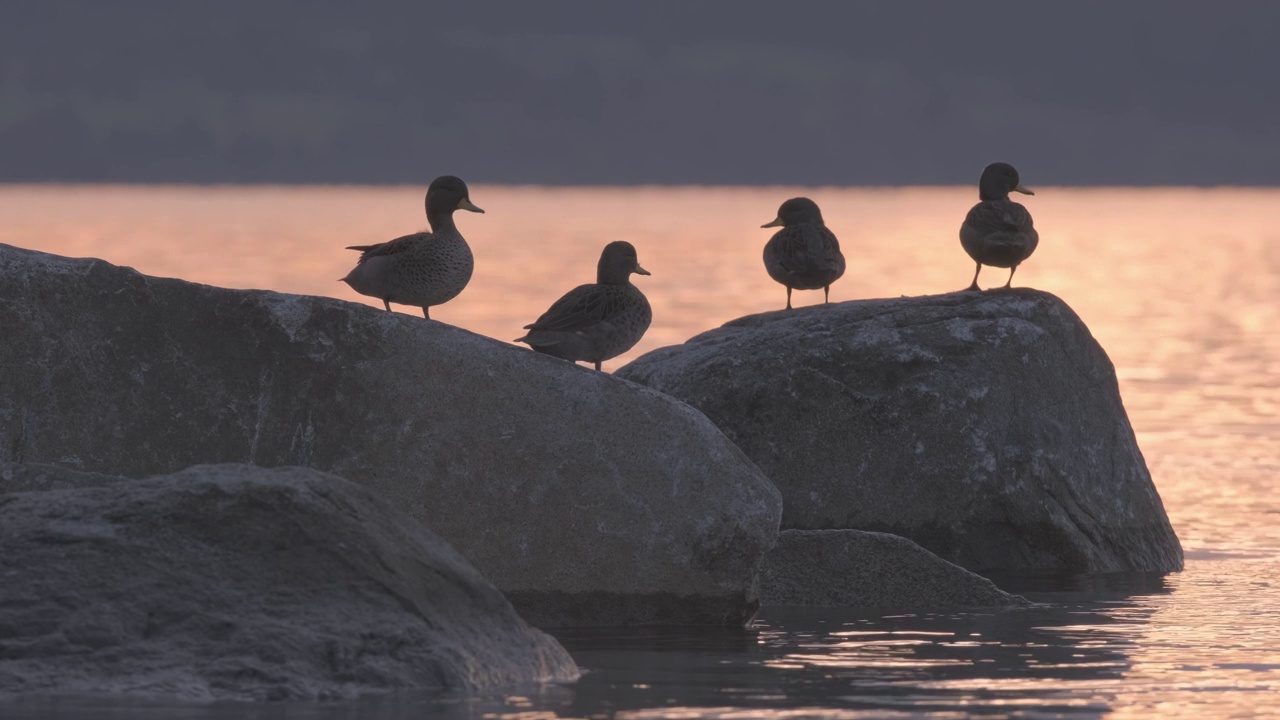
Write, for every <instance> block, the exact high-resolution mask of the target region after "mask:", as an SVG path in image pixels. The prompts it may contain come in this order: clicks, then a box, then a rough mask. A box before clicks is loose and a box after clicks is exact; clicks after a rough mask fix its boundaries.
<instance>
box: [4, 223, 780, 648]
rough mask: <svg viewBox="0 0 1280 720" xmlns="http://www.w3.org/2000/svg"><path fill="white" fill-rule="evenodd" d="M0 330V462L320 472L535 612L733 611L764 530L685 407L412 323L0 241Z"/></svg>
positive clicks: (769, 514)
mask: <svg viewBox="0 0 1280 720" xmlns="http://www.w3.org/2000/svg"><path fill="white" fill-rule="evenodd" d="M0 337H2V338H3V339H4V345H5V347H4V351H3V352H0V455H3V456H5V457H7V458H8V459H9V460H25V461H28V462H41V463H51V464H56V465H60V466H64V467H69V468H74V469H78V470H84V471H91V472H104V473H111V474H120V475H126V476H131V477H138V476H143V475H151V474H161V473H170V472H174V471H177V470H179V469H182V468H185V467H188V466H190V465H195V464H205V463H226V462H241V463H252V464H256V465H261V466H268V467H272V466H280V465H300V466H307V467H311V468H315V469H319V470H323V471H326V472H332V473H334V474H337V475H341V476H342V477H345V478H348V479H350V480H352V481H355V482H358V483H360V484H363V485H366V486H368V487H370V488H373V489H375V490H377V491H378V492H380V493H381V494H383V495H384V496H385V497H387V498H390V499H391V500H392V501H393V503H394V504H395V505H396V506H398V507H400V508H402V509H404V510H406V511H407V512H409V513H410V514H412V515H413V516H415V517H417V518H418V519H420V520H422V521H423V522H425V523H426V525H427V526H428V527H430V528H431V529H432V530H433V531H435V532H437V533H439V534H440V535H441V536H442V537H443V538H445V539H446V540H448V541H449V542H450V543H451V544H452V545H453V546H454V547H455V548H456V549H457V550H458V551H459V552H460V553H462V555H463V556H464V557H466V558H467V559H468V560H470V561H471V562H472V563H473V564H474V565H475V566H476V568H477V569H478V570H480V572H481V573H483V574H484V576H485V577H487V578H488V579H489V580H491V581H492V582H493V583H494V584H495V585H497V586H498V587H499V588H500V589H501V590H503V592H505V593H507V596H508V597H509V598H510V599H511V600H512V602H513V603H514V604H515V605H516V607H517V608H518V609H519V610H520V612H521V614H522V615H524V617H525V619H526V620H528V621H529V622H531V623H534V624H535V625H539V626H544V627H545V626H557V625H601V624H603V625H618V624H640V623H662V624H670V623H718V624H736V623H741V622H743V621H744V620H745V619H746V618H748V617H749V616H750V615H751V613H752V611H753V608H754V606H755V599H754V598H753V597H751V596H750V589H749V588H750V586H751V582H752V578H753V577H754V574H755V571H756V568H757V566H758V564H759V560H760V557H761V555H762V554H763V553H764V552H765V551H766V550H768V549H769V548H770V547H772V545H773V542H774V540H775V538H776V536H777V528H778V520H779V517H780V513H781V509H780V504H781V501H780V498H779V496H778V492H777V489H776V488H774V487H773V485H772V484H771V483H770V482H769V481H768V480H767V479H766V478H765V477H764V476H763V475H762V474H761V473H760V471H759V469H758V468H756V467H755V465H754V464H753V463H752V462H751V461H750V460H748V459H747V457H746V456H745V455H743V454H742V452H741V451H740V450H739V449H738V448H737V447H736V446H735V445H733V443H731V442H729V441H728V440H727V439H726V438H725V437H724V435H723V434H722V433H721V432H720V431H719V430H718V429H717V428H716V427H715V426H714V425H712V424H711V423H710V422H709V421H708V420H707V419H706V418H705V417H703V416H702V414H701V413H699V412H697V411H696V410H694V409H693V408H691V407H689V406H688V405H685V404H683V403H680V402H677V401H675V400H673V399H671V398H670V397H668V396H666V395H663V394H661V393H658V392H655V391H653V390H650V389H648V388H644V387H640V386H637V385H634V384H632V383H628V382H623V381H621V380H618V379H617V378H614V377H612V376H609V375H606V374H602V373H598V372H595V371H593V370H589V369H587V368H582V367H576V366H574V365H572V364H570V363H566V362H564V361H562V360H557V359H555V358H551V357H547V356H544V355H538V354H535V353H532V352H529V351H528V350H525V349H522V348H516V347H514V346H511V345H508V344H505V343H500V342H497V341H494V340H491V339H489V338H485V337H481V336H478V335H475V334H473V333H470V332H467V331H464V330H461V329H459V328H455V327H451V326H448V325H445V324H443V323H439V322H434V321H428V320H424V319H422V318H420V317H415V316H411V315H407V314H402V313H387V312H383V311H380V310H375V309H374V308H370V307H367V306H364V305H359V304H355V303H350V302H344V301H340V300H332V299H326V298H317V297H303V296H296V295H282V294H279V293H274V292H266V291H248V290H226V289H221V288H215V287H209V286H205V285H197V284H193V283H188V282H183V281H180V280H171V279H161V278H153V277H147V276H144V275H141V274H139V273H137V272H135V271H133V270H130V269H128V268H120V267H116V266H113V265H110V264H108V263H106V262H103V261H101V260H79V259H68V258H63V257H58V256H53V255H47V254H44V253H38V252H32V251H28V250H20V249H18V248H14V247H10V246H6V245H0ZM0 459H3V458H0Z"/></svg>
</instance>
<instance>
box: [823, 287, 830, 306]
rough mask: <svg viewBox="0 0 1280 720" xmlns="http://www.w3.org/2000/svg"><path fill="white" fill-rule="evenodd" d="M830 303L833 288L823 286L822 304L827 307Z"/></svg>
mask: <svg viewBox="0 0 1280 720" xmlns="http://www.w3.org/2000/svg"><path fill="white" fill-rule="evenodd" d="M829 302H831V286H830V285H823V286H822V304H823V305H826V304H827V303H829Z"/></svg>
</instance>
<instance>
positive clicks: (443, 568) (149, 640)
mask: <svg viewBox="0 0 1280 720" xmlns="http://www.w3.org/2000/svg"><path fill="white" fill-rule="evenodd" d="M42 483H47V484H48V485H49V486H52V487H58V488H62V489H48V490H29V491H25V492H19V491H17V490H18V489H20V488H26V487H32V486H33V485H35V486H37V487H38V486H39V485H40V484H42ZM0 578H3V582H0V694H3V693H42V692H57V693H58V694H67V693H79V692H104V693H113V694H116V693H135V694H142V695H151V696H166V697H176V698H184V699H197V700H212V699H225V698H233V699H254V700H274V699H284V698H337V697H350V696H354V695H358V694H361V693H366V692H370V691H376V690H389V689H397V688H431V689H441V690H446V689H447V690H454V691H464V692H474V691H480V690H487V689H492V688H497V687H501V686H504V685H512V684H519V683H536V682H550V681H555V682H565V681H572V680H575V679H577V677H578V669H577V666H576V665H574V663H573V660H572V659H571V658H570V657H569V654H568V653H567V652H566V651H565V650H564V648H562V647H560V645H559V643H557V642H556V641H555V640H554V639H552V638H551V637H550V636H548V635H546V634H544V633H542V632H541V631H539V630H536V629H534V628H531V627H529V626H528V625H526V624H525V622H524V621H523V620H521V619H520V617H519V616H518V615H517V614H516V612H515V610H514V609H513V608H512V607H511V605H510V603H508V602H507V600H506V599H505V598H503V596H502V594H501V593H500V592H499V591H498V590H497V589H496V588H494V587H493V586H492V585H491V584H489V582H488V581H486V580H485V579H484V578H483V577H481V576H480V574H479V573H478V572H476V571H475V569H473V568H472V567H471V566H470V565H469V564H467V562H466V561H465V560H464V559H463V558H462V557H461V556H460V555H458V554H457V553H456V552H454V550H453V549H452V548H450V547H449V545H448V544H447V543H445V542H444V541H443V540H441V539H440V538H438V537H436V536H435V535H434V534H432V533H431V532H430V531H428V530H427V529H426V528H424V527H423V526H422V525H421V524H420V523H418V522H417V521H416V520H414V519H412V518H411V517H409V516H408V515H406V514H405V513H403V512H401V511H399V510H397V509H396V508H395V507H392V505H391V504H390V503H388V502H387V501H386V500H384V499H382V498H380V497H378V496H377V495H376V494H375V493H373V492H372V491H370V490H368V489H366V488H363V487H360V486H358V485H356V484H354V483H350V482H347V481H346V480H343V479H342V478H338V477H335V476H332V475H326V474H323V473H319V472H315V471H312V470H306V469H303V468H283V469H278V470H265V469H262V468H256V467H252V466H247V465H216V466H202V467H194V468H190V469H187V470H184V471H182V472H179V473H176V474H173V475H166V476H158V477H152V478H147V479H143V480H125V479H122V478H110V477H106V476H103V475H89V474H79V473H71V472H67V471H63V470H59V469H57V468H50V467H38V468H37V467H32V466H29V465H6V466H0Z"/></svg>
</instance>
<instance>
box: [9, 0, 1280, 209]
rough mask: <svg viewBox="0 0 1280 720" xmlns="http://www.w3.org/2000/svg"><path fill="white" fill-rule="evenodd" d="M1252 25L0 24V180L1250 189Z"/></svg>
mask: <svg viewBox="0 0 1280 720" xmlns="http://www.w3.org/2000/svg"><path fill="white" fill-rule="evenodd" d="M339 5H340V6H341V7H342V8H345V9H337V7H336V6H339ZM356 8H359V9H358V10H357V9H356ZM1277 28H1280V4H1277V3H1264V2H1252V1H1246V0H1242V1H1241V2H1232V3H1204V2H1192V1H1188V0H1145V1H1139V0H1134V1H1132V2H1122V3H1117V2H1097V1H1093V0H1090V1H1087V2H1078V1H1074V0H1073V2H1070V3H1053V4H1049V3H1038V2H1027V1H1026V0H1021V1H1020V2H1004V1H1001V2H983V1H977V2H952V1H947V0H938V1H936V2H924V1H911V0H901V1H894V2H858V3H853V2H837V1H831V2H805V1H804V0H795V1H792V2H786V3H782V2H762V1H760V0H715V1H711V0H706V1H700V2H674V1H650V2H644V3H639V2H631V3H604V2H585V1H584V2H554V1H553V2H543V1H539V2H516V1H511V2H477V1H472V2H453V3H445V2H440V1H437V0H432V1H428V2H368V3H361V4H355V3H322V2H314V1H307V2H299V1H297V0H255V1H253V2H250V1H249V0H219V2H187V1H185V0H78V1H73V0H5V1H4V2H3V3H0V181H46V180H56V181H126V182H197V183H204V182H284V183H295V182H318V183H401V182H409V183H418V184H421V183H424V182H426V181H427V180H429V179H430V178H431V177H433V176H434V175H437V174H440V173H444V172H451V173H456V174H459V175H462V176H464V177H466V178H467V179H468V180H474V181H477V182H505V183H555V184H594V183H610V184H633V183H664V184H670V183H682V184H683V183H733V184H804V185H821V184H839V185H881V184H940V183H957V182H961V183H969V182H974V181H975V180H976V178H977V175H978V173H979V171H980V170H981V168H982V166H983V165H984V164H985V163H986V162H988V161H990V160H994V159H1002V160H1007V161H1010V162H1013V163H1015V164H1016V165H1018V166H1019V167H1020V168H1021V169H1022V171H1023V175H1024V176H1025V177H1026V178H1027V180H1028V182H1029V183H1036V184H1086V185H1087V184H1137V185H1145V184H1201V185H1203V184H1236V185H1253V184H1260V185H1272V184H1280V132H1277V129H1276V118H1278V117H1280V93H1276V92H1275V91H1274V89H1275V82H1276V80H1275V76H1274V75H1275V71H1276V68H1277V67H1280V43H1277V42H1276V41H1275V33H1276V30H1277Z"/></svg>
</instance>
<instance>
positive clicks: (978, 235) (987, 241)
mask: <svg viewBox="0 0 1280 720" xmlns="http://www.w3.org/2000/svg"><path fill="white" fill-rule="evenodd" d="M1010 192H1020V193H1023V194H1026V195H1035V193H1034V192H1032V191H1031V190H1029V189H1027V188H1026V187H1023V185H1022V183H1021V181H1020V179H1019V177H1018V171H1017V170H1015V169H1014V167H1013V166H1012V165H1010V164H1008V163H991V164H990V165H988V166H987V167H986V169H984V170H983V171H982V177H981V178H980V179H979V180H978V199H979V202H978V204H977V205H974V206H973V209H971V210H970V211H969V214H968V215H966V216H965V219H964V223H963V224H962V225H961V226H960V244H961V245H962V246H964V251H965V252H967V253H969V257H971V258H973V260H974V262H976V263H977V268H976V269H975V270H974V272H973V282H972V283H970V284H969V287H968V289H969V290H977V289H978V275H979V274H980V273H981V272H982V266H983V265H991V266H992V267H1000V268H1009V280H1008V282H1006V283H1005V284H1004V286H1005V287H1009V286H1010V285H1011V284H1012V283H1013V274H1014V273H1015V272H1017V271H1018V265H1020V264H1021V263H1022V262H1023V261H1024V260H1026V259H1027V258H1029V257H1031V253H1033V252H1035V251H1036V246H1037V245H1039V244H1040V234H1039V233H1037V232H1036V229H1035V227H1034V225H1033V223H1032V222H1031V213H1029V212H1027V209H1026V208H1025V207H1023V206H1022V205H1019V204H1018V203H1016V202H1014V201H1012V200H1010V199H1009V193H1010Z"/></svg>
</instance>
